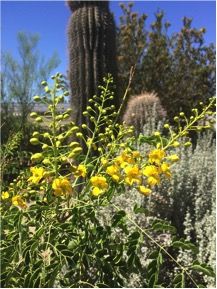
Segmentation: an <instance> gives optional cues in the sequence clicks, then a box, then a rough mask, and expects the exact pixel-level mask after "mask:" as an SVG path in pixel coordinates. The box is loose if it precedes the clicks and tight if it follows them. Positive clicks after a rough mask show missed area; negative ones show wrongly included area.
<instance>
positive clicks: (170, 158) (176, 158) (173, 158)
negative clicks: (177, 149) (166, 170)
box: [167, 154, 179, 162]
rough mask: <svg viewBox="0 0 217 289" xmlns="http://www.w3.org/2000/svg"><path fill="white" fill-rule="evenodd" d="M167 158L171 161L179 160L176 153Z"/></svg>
mask: <svg viewBox="0 0 217 289" xmlns="http://www.w3.org/2000/svg"><path fill="white" fill-rule="evenodd" d="M167 159H168V160H170V161H172V162H177V161H179V157H178V156H177V155H176V154H174V155H170V156H168V157H167Z"/></svg>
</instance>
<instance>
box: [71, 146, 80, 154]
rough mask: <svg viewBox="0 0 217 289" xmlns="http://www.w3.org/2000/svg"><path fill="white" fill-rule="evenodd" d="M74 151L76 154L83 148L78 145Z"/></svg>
mask: <svg viewBox="0 0 217 289" xmlns="http://www.w3.org/2000/svg"><path fill="white" fill-rule="evenodd" d="M72 152H73V153H74V154H78V153H80V152H82V148H81V147H77V148H75V149H73V151H72Z"/></svg>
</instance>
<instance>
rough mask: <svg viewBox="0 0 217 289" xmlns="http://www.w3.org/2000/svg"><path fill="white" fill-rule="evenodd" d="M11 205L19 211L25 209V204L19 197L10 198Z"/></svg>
mask: <svg viewBox="0 0 217 289" xmlns="http://www.w3.org/2000/svg"><path fill="white" fill-rule="evenodd" d="M12 204H13V205H14V206H16V207H20V208H21V209H26V208H27V205H26V202H25V201H24V200H23V199H22V197H21V196H19V195H16V196H14V197H12Z"/></svg>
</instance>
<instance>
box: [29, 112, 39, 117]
mask: <svg viewBox="0 0 217 289" xmlns="http://www.w3.org/2000/svg"><path fill="white" fill-rule="evenodd" d="M37 116H38V114H37V113H36V112H31V113H30V117H32V118H34V117H37Z"/></svg>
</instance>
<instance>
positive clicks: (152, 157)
mask: <svg viewBox="0 0 217 289" xmlns="http://www.w3.org/2000/svg"><path fill="white" fill-rule="evenodd" d="M148 157H149V162H150V163H156V164H160V162H161V160H162V159H163V158H164V157H165V152H164V151H163V150H161V149H155V150H153V151H151V152H150V153H149V155H148Z"/></svg>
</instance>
